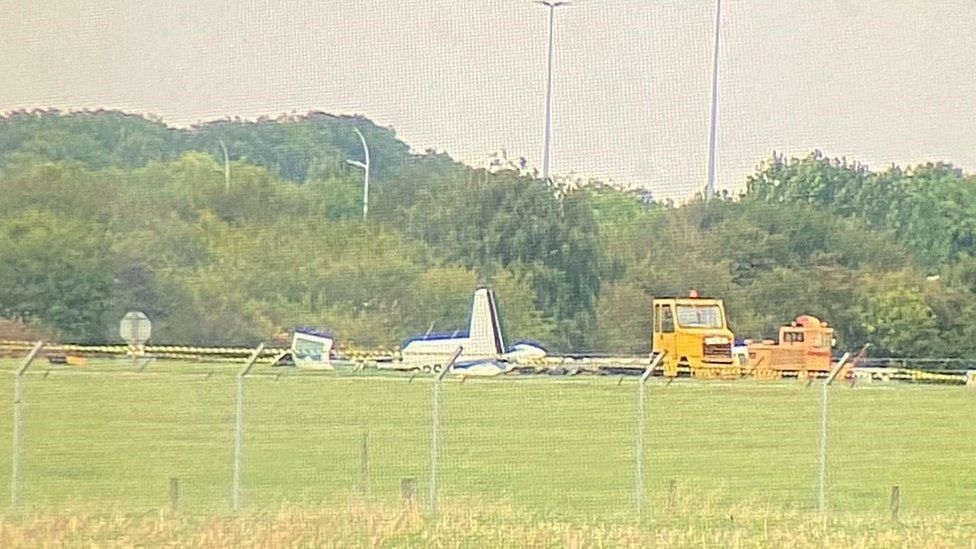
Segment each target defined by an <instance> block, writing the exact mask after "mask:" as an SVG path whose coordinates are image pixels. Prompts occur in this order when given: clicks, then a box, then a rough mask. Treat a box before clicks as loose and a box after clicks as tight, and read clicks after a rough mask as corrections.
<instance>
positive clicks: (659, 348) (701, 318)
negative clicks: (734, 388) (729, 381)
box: [651, 292, 739, 377]
mask: <svg viewBox="0 0 976 549" xmlns="http://www.w3.org/2000/svg"><path fill="white" fill-rule="evenodd" d="M733 339H734V338H733V335H732V331H731V330H730V329H729V325H728V320H727V319H726V316H725V304H724V303H723V302H722V300H721V299H711V298H703V297H699V296H698V294H697V293H696V292H692V293H691V295H690V296H689V297H684V298H655V299H654V323H653V336H652V345H651V348H652V351H653V352H654V353H665V355H664V359H663V360H662V361H661V365H662V368H663V373H664V375H665V376H666V377H677V376H678V375H679V373H687V374H690V375H693V376H695V377H727V376H737V375H738V374H739V371H738V370H739V368H737V367H736V366H735V364H734V362H733V360H732V343H733Z"/></svg>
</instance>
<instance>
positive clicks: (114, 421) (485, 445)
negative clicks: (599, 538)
mask: <svg viewBox="0 0 976 549" xmlns="http://www.w3.org/2000/svg"><path fill="white" fill-rule="evenodd" d="M21 364H22V362H21V361H16V360H6V361H2V362H0V365H2V366H3V370H4V374H5V375H3V376H2V377H0V391H2V392H3V393H4V394H7V395H12V396H14V398H13V399H12V400H11V401H9V402H11V403H12V406H11V407H8V408H7V412H6V413H4V414H3V415H2V417H0V482H3V483H4V485H6V486H10V488H11V500H10V503H11V505H12V507H14V508H32V509H82V510H86V511H87V510H91V509H94V510H126V511H135V512H141V511H152V510H158V509H172V510H177V511H179V512H182V513H189V514H203V513H213V512H221V513H222V512H228V511H231V510H234V509H235V508H237V509H242V510H261V511H264V510H274V509H280V508H281V507H282V506H289V505H296V506H303V507H309V506H312V507H319V506H326V507H337V506H345V505H348V504H349V503H350V502H369V503H373V504H376V505H385V506H400V505H403V503H402V502H403V501H404V500H407V505H408V506H412V507H414V508H415V509H416V510H417V511H418V513H419V512H421V511H423V512H427V513H429V514H430V515H434V514H435V513H443V512H446V511H450V512H452V513H458V512H465V511H470V512H475V511H477V512H479V513H502V514H518V515H521V516H528V517H533V519H536V518H537V519H539V520H545V519H550V518H557V519H565V520H570V521H578V522H600V523H608V524H609V523H621V524H623V523H631V522H633V521H635V520H640V521H642V522H643V523H645V524H651V523H659V522H661V521H681V520H725V521H735V520H738V517H741V516H748V515H749V514H750V513H753V514H754V513H761V512H768V513H779V512H786V513H807V514H809V515H810V516H821V515H830V516H836V515H838V514H840V515H844V514H849V515H851V516H875V517H879V516H884V517H887V516H888V514H893V515H898V514H901V515H902V516H905V515H906V514H914V515H916V516H921V515H927V514H945V513H950V514H951V513H972V512H973V511H976V509H974V508H976V463H974V462H973V460H972V459H971V458H972V457H973V456H974V455H976V424H974V422H973V421H972V420H971V418H972V417H974V412H976V398H974V394H973V392H972V389H970V388H965V387H944V386H924V385H908V384H895V383H869V384H864V383H861V384H858V385H852V384H851V383H850V382H848V381H844V380H838V381H837V382H835V383H834V384H833V385H830V386H825V385H824V384H823V380H813V381H786V380H779V381H758V380H748V379H743V380H735V381H719V380H697V379H678V380H665V379H661V378H654V377H651V378H650V379H648V380H646V383H644V384H643V385H642V384H641V381H639V378H638V377H636V376H600V375H594V376H539V375H522V376H519V375H516V376H501V377H497V378H491V379H483V378H463V377H461V376H459V375H455V374H453V373H451V374H448V375H446V376H444V377H443V379H440V378H437V377H435V376H434V375H432V374H426V375H425V374H417V373H388V372H382V371H377V370H369V369H367V370H357V371H353V370H341V369H340V370H336V371H328V372H325V371H308V370H301V369H296V368H287V367H279V368H272V367H270V366H268V365H267V364H258V365H256V366H254V367H253V368H252V369H251V370H250V371H248V372H247V375H246V376H243V377H239V376H240V374H241V373H242V368H243V365H241V364H237V365H208V364H186V363H180V362H165V361H157V362H153V363H151V364H148V365H147V364H133V363H130V362H129V361H121V360H120V361H109V360H104V361H98V360H92V361H89V363H88V364H87V365H85V366H64V365H52V364H47V361H46V360H44V359H43V358H41V359H37V360H36V361H35V362H34V365H33V366H32V367H31V368H29V369H27V370H26V372H23V373H22V375H20V376H18V375H17V374H16V370H17V368H18V367H20V366H21ZM239 388H242V389H243V391H240V392H239ZM15 393H17V394H16V395H15ZM825 405H826V407H825Z"/></svg>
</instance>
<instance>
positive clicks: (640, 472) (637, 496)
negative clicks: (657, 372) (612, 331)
mask: <svg viewBox="0 0 976 549" xmlns="http://www.w3.org/2000/svg"><path fill="white" fill-rule="evenodd" d="M663 358H664V353H660V354H658V355H656V356H655V357H654V358H653V359H652V360H651V363H650V364H648V366H647V369H645V370H644V373H643V374H641V376H640V380H639V381H638V383H637V448H636V451H635V463H634V503H635V505H636V507H637V522H638V524H639V523H640V522H641V520H642V519H643V518H644V422H645V418H644V416H645V414H644V387H645V384H646V383H647V378H649V377H651V373H653V372H654V368H657V365H658V364H660V363H661V359H663Z"/></svg>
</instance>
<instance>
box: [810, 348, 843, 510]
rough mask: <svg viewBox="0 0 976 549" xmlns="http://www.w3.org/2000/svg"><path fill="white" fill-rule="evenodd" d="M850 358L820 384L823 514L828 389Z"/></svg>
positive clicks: (824, 507) (821, 503)
mask: <svg viewBox="0 0 976 549" xmlns="http://www.w3.org/2000/svg"><path fill="white" fill-rule="evenodd" d="M850 358H851V353H845V354H844V356H843V357H841V359H840V361H838V362H837V365H835V366H834V368H833V369H832V370H831V371H830V373H829V374H828V375H827V378H826V379H824V380H823V383H821V384H820V474H819V476H818V477H819V478H818V483H817V485H818V490H817V509H819V511H820V512H821V513H823V512H824V511H826V510H827V404H828V401H827V387H828V386H829V385H830V384H831V383H833V382H834V379H835V378H836V377H837V376H838V375H839V374H840V371H841V370H842V369H843V368H844V366H846V365H847V361H848V360H849V359H850Z"/></svg>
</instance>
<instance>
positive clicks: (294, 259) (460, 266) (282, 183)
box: [0, 110, 976, 357]
mask: <svg viewBox="0 0 976 549" xmlns="http://www.w3.org/2000/svg"><path fill="white" fill-rule="evenodd" d="M354 128H358V129H359V130H360V131H361V132H362V133H363V134H364V135H365V137H366V139H367V141H368V142H369V145H370V152H371V157H372V168H373V169H372V172H371V173H372V181H371V189H370V210H369V216H368V218H367V219H365V220H364V219H363V218H362V171H361V170H360V169H358V168H355V167H353V166H350V165H348V164H347V163H346V160H347V159H359V158H361V155H362V151H361V145H360V142H359V138H358V136H357V135H356V133H355V131H354ZM224 149H226V151H227V157H228V159H229V167H230V170H229V172H230V176H229V178H227V177H225V165H224ZM523 168H524V166H522V165H520V164H519V163H518V162H507V161H506V162H499V163H497V164H496V165H495V166H490V167H486V168H473V167H470V166H466V165H463V164H460V163H458V162H456V161H454V160H453V159H451V158H450V157H449V156H447V155H446V154H443V153H438V152H435V151H427V152H424V153H416V152H412V151H411V149H410V147H409V145H408V144H406V143H403V142H402V141H401V140H399V139H398V138H397V136H396V134H395V132H394V131H393V130H392V129H390V128H382V127H378V126H376V125H374V124H373V123H371V122H370V121H369V120H367V119H364V118H359V117H337V116H331V115H327V114H324V113H309V114H307V115H289V116H282V117H279V118H275V119H261V120H256V121H245V120H236V119H235V120H231V119H226V120H219V121H213V122H209V123H206V124H201V125H198V126H194V127H190V128H174V127H170V126H167V125H166V124H165V123H163V122H162V121H160V120H156V119H151V118H147V117H142V116H136V115H131V114H124V113H118V112H110V111H93V112H72V113H62V112H58V111H53V110H49V111H40V110H39V111H32V112H16V113H9V114H8V115H6V116H5V117H4V118H3V119H0V196H2V197H3V200H2V201H0V319H2V323H3V325H5V326H8V325H10V324H11V323H16V324H19V325H21V326H24V327H33V328H36V329H37V330H42V331H45V332H46V333H53V334H55V335H56V336H57V337H58V338H60V339H62V340H65V341H76V342H101V341H115V340H116V339H117V334H115V333H114V332H115V330H116V329H117V323H118V319H119V318H121V316H122V315H123V314H124V313H125V312H126V311H128V310H133V309H136V310H141V311H143V312H145V313H146V314H147V315H149V316H150V318H152V320H153V322H154V341H155V342H158V343H200V344H251V343H254V342H256V341H259V340H266V339H268V338H270V337H272V336H273V335H274V334H276V333H280V332H282V331H287V330H289V329H291V328H292V327H294V326H298V325H301V326H316V327H319V328H322V329H325V330H328V331H331V332H333V333H335V334H336V336H337V337H338V338H339V342H340V345H342V344H345V345H353V344H355V345H360V346H387V347H395V346H397V345H398V344H399V342H400V341H401V340H402V339H403V338H405V337H407V336H409V335H410V334H414V333H418V332H421V333H422V332H425V331H428V330H435V331H446V330H452V329H455V328H463V327H464V324H465V321H466V317H467V313H468V307H469V300H470V295H471V291H472V290H473V288H474V287H475V286H476V285H477V284H491V285H492V286H493V287H494V288H495V289H496V292H497V294H498V296H499V301H500V309H501V311H500V312H501V314H502V323H503V329H504V330H505V332H506V336H507V338H508V339H509V340H510V341H514V340H516V339H520V338H532V339H536V340H539V341H542V342H543V343H546V344H548V346H549V347H551V348H552V349H554V350H556V351H594V352H613V353H636V354H644V353H647V352H649V347H650V338H649V333H650V314H651V307H650V303H651V299H652V298H653V296H658V295H684V294H686V293H687V292H688V291H689V290H691V289H696V290H698V291H700V292H702V293H704V294H707V295H714V296H718V297H722V298H724V299H725V300H726V303H727V308H728V311H729V314H730V320H731V322H732V327H733V329H734V331H735V332H736V335H737V336H739V337H762V336H768V335H771V334H773V333H774V332H775V330H776V327H777V326H778V325H779V324H781V323H784V322H788V321H790V320H791V319H792V318H794V317H795V316H797V315H799V314H803V313H807V314H813V315H816V316H819V317H822V318H824V319H826V320H827V321H829V322H830V323H831V324H832V325H834V326H835V327H836V328H837V330H838V340H839V342H838V344H839V345H838V346H839V348H840V349H855V348H859V347H860V346H861V345H863V344H864V343H866V342H871V343H872V344H873V345H874V346H875V348H876V351H874V353H875V354H879V355H880V354H884V355H887V356H905V357H912V356H940V357H972V356H976V349H974V347H976V338H974V337H972V336H971V335H970V332H972V331H974V330H976V328H974V326H976V322H974V320H976V259H974V257H973V256H974V255H976V209H974V208H976V206H973V205H974V204H976V201H974V200H973V199H972V198H973V196H974V194H976V176H974V175H971V174H970V175H967V174H965V173H963V172H962V171H961V170H958V169H956V168H954V167H953V166H951V165H948V164H944V163H931V164H925V165H920V166H916V167H905V168H899V167H891V168H888V169H886V170H884V171H880V172H873V171H871V170H869V169H868V168H867V167H866V166H863V165H860V164H858V163H856V162H848V161H845V160H832V159H827V158H824V157H823V156H822V155H820V154H819V153H813V154H811V155H809V156H808V157H806V158H798V159H797V158H794V159H786V158H783V157H780V156H776V155H774V156H773V157H772V158H770V159H769V160H767V161H766V162H764V163H763V164H762V165H760V167H759V168H758V169H757V172H756V173H755V174H754V175H752V176H751V177H750V178H749V179H748V181H747V182H746V191H745V192H744V194H742V195H741V196H737V197H734V198H732V197H728V196H724V197H723V196H716V197H711V198H710V199H709V200H707V201H706V200H703V199H702V198H701V197H698V198H695V199H693V200H690V201H689V202H687V203H685V204H681V205H680V206H675V205H673V204H671V203H662V202H654V201H652V200H649V199H648V196H647V194H646V193H644V194H639V193H635V192H630V191H625V190H622V189H619V188H615V187H611V186H608V185H604V184H601V183H599V182H585V183H583V182H580V183H579V184H573V185H568V186H566V185H560V186H558V187H557V186H556V185H553V184H551V183H547V182H545V181H542V180H540V179H539V178H538V177H537V176H536V174H533V173H530V172H527V171H526V170H525V169H523Z"/></svg>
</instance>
